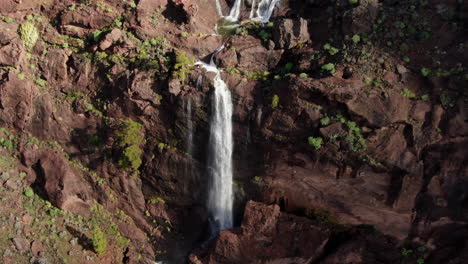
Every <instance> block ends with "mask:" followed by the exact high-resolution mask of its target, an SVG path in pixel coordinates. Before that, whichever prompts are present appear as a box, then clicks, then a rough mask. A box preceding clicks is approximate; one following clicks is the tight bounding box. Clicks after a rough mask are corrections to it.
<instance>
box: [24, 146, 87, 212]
mask: <svg viewBox="0 0 468 264" xmlns="http://www.w3.org/2000/svg"><path fill="white" fill-rule="evenodd" d="M22 160H23V163H24V165H26V166H31V167H33V168H34V169H35V172H36V177H35V179H33V182H32V184H33V186H35V188H41V189H43V191H44V192H45V194H46V195H47V198H48V200H49V201H50V202H51V203H52V204H53V205H54V206H56V207H58V208H60V209H63V210H67V211H70V212H73V213H76V214H80V215H84V216H88V215H89V207H90V206H91V205H92V203H93V201H92V199H93V193H92V191H91V188H90V186H89V185H88V183H87V182H85V181H84V179H83V178H82V177H81V175H80V174H79V173H78V172H77V171H75V170H74V169H73V168H72V167H71V166H70V164H69V162H68V161H67V159H65V158H64V157H63V156H62V155H60V154H58V153H55V152H51V151H47V150H36V151H34V150H26V151H25V152H23V158H22Z"/></svg>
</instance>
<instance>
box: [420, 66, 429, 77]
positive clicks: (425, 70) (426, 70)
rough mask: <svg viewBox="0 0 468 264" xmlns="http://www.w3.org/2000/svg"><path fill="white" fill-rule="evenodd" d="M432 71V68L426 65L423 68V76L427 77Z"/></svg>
mask: <svg viewBox="0 0 468 264" xmlns="http://www.w3.org/2000/svg"><path fill="white" fill-rule="evenodd" d="M430 73H431V70H429V69H428V68H426V67H423V68H421V74H422V76H424V77H427V76H429V74H430Z"/></svg>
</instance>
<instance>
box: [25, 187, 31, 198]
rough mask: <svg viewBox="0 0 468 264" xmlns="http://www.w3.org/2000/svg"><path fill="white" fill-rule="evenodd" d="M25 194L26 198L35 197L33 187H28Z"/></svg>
mask: <svg viewBox="0 0 468 264" xmlns="http://www.w3.org/2000/svg"><path fill="white" fill-rule="evenodd" d="M23 194H24V196H26V197H32V196H33V195H34V191H33V189H32V188H31V187H28V188H26V189H24V192H23Z"/></svg>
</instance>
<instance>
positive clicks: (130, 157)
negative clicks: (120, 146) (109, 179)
mask: <svg viewBox="0 0 468 264" xmlns="http://www.w3.org/2000/svg"><path fill="white" fill-rule="evenodd" d="M142 154H143V151H142V150H141V148H140V147H139V146H137V145H131V146H128V147H126V148H125V149H124V151H123V153H122V156H121V157H120V159H119V165H120V166H122V167H127V168H128V167H131V168H134V169H138V168H139V167H140V166H141V163H142V161H141V155H142Z"/></svg>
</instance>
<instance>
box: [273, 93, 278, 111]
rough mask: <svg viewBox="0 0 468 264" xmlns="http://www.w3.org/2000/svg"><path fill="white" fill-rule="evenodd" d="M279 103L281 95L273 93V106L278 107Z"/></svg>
mask: <svg viewBox="0 0 468 264" xmlns="http://www.w3.org/2000/svg"><path fill="white" fill-rule="evenodd" d="M278 104H279V96H278V95H277V94H275V95H273V98H272V99H271V108H273V109H275V108H276V107H278Z"/></svg>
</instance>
